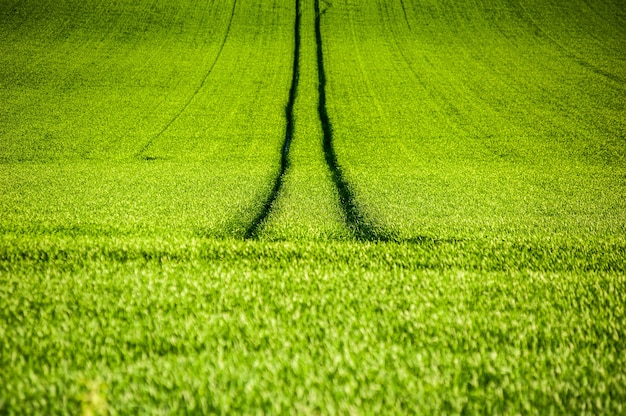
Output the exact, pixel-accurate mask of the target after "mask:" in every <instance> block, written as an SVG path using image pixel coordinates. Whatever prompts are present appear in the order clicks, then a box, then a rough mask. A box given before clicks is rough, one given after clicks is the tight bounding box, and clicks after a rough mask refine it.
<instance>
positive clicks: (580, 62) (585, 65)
mask: <svg viewBox="0 0 626 416" xmlns="http://www.w3.org/2000/svg"><path fill="white" fill-rule="evenodd" d="M517 4H518V6H519V9H520V10H522V12H523V13H524V14H525V15H526V18H527V19H528V22H529V23H530V24H531V25H532V26H533V27H534V28H535V29H536V30H537V31H538V33H540V34H541V35H543V36H544V37H546V38H547V39H549V40H550V41H551V42H552V43H553V44H554V45H556V46H557V47H558V48H559V49H560V50H561V51H562V52H563V53H564V55H565V56H566V57H568V58H569V59H571V60H573V61H574V62H576V63H577V64H578V65H580V66H582V67H583V68H585V69H588V70H589V71H591V72H593V73H595V74H596V75H601V76H604V77H605V78H607V79H610V80H611V81H613V82H616V83H618V84H620V85H626V79H624V78H622V77H621V76H619V75H616V74H613V73H612V72H609V71H606V70H604V69H602V68H598V67H597V66H595V65H594V64H592V63H590V62H588V61H586V60H584V59H582V58H581V57H579V56H577V55H576V54H574V53H573V52H572V51H570V50H569V49H568V48H567V47H565V46H563V45H562V44H561V43H560V42H559V41H558V40H556V39H555V38H554V37H552V36H551V35H550V34H549V33H548V32H547V31H546V30H544V29H543V27H541V25H539V23H537V21H536V20H535V19H534V18H533V17H532V15H531V14H530V13H529V12H528V10H526V7H524V5H523V4H522V3H521V2H520V1H518V2H517Z"/></svg>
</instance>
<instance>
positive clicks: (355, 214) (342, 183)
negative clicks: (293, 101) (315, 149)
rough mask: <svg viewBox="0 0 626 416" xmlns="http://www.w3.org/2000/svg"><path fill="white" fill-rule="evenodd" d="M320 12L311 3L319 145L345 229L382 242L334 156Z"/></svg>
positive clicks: (317, 1)
mask: <svg viewBox="0 0 626 416" xmlns="http://www.w3.org/2000/svg"><path fill="white" fill-rule="evenodd" d="M322 14H323V12H321V11H320V0H315V43H316V52H317V74H318V95H319V101H318V107H317V109H318V113H319V119H320V122H321V124H322V132H323V134H324V140H323V146H324V157H325V159H326V164H327V165H328V168H329V169H330V172H331V176H332V178H333V182H334V183H335V187H336V188H337V191H338V193H339V202H340V204H341V208H342V210H343V212H344V215H345V221H346V225H347V226H348V228H349V229H350V230H351V231H352V232H353V233H354V237H355V238H356V239H357V240H359V241H384V240H388V238H387V237H386V236H384V235H382V234H381V233H380V232H378V231H377V230H376V229H375V228H374V227H373V226H372V225H371V224H370V223H369V222H368V221H366V219H365V218H364V216H363V214H362V213H361V211H360V210H359V208H358V206H357V204H356V202H355V198H354V192H353V191H352V189H351V188H350V185H349V184H348V182H347V181H346V179H345V177H344V174H343V171H342V170H341V167H340V166H339V163H338V162H337V154H336V153H335V148H334V145H333V127H332V123H331V121H330V118H329V117H328V111H327V109H326V71H325V69H324V52H323V47H322V30H321V17H322Z"/></svg>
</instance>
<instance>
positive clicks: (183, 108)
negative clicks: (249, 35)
mask: <svg viewBox="0 0 626 416" xmlns="http://www.w3.org/2000/svg"><path fill="white" fill-rule="evenodd" d="M236 7H237V0H234V1H233V8H232V10H231V13H230V20H229V21H228V26H227V27H226V34H225V35H224V39H223V40H222V44H221V45H220V48H219V50H218V51H217V55H215V60H214V61H213V64H211V67H210V68H209V70H208V71H207V72H206V73H205V74H204V77H203V78H202V81H201V82H200V84H199V85H198V86H197V87H196V89H195V91H194V92H193V94H191V95H190V96H189V98H188V99H187V101H186V102H185V104H183V106H182V107H181V108H180V110H178V112H177V113H176V114H175V115H174V117H172V118H171V119H170V121H169V122H168V123H167V124H166V125H165V126H164V127H163V128H162V129H161V130H160V131H159V132H158V133H157V134H156V135H154V137H152V138H151V139H150V140H148V141H147V142H146V143H145V144H144V145H143V147H142V148H141V150H139V151H138V152H137V153H136V155H135V157H137V158H140V159H141V158H143V157H145V155H144V153H145V152H146V151H147V150H148V149H149V148H150V147H151V146H152V144H154V142H155V141H156V140H157V139H158V138H159V137H161V135H163V133H165V132H166V131H167V130H168V129H169V128H170V126H171V125H172V124H174V123H175V122H176V120H178V118H179V117H180V116H181V115H182V114H183V112H184V111H185V110H186V109H187V107H189V104H191V102H192V101H193V99H194V98H196V96H197V95H198V93H199V92H200V90H201V89H202V87H204V84H205V83H206V80H207V79H208V78H209V75H211V73H212V72H213V68H215V65H216V64H217V61H219V59H220V56H221V55H222V51H223V50H224V45H226V41H227V40H228V35H229V34H230V28H231V26H232V24H233V18H234V17H235V8H236Z"/></svg>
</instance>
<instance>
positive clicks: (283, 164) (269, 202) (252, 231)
mask: <svg viewBox="0 0 626 416" xmlns="http://www.w3.org/2000/svg"><path fill="white" fill-rule="evenodd" d="M292 71H293V72H292V76H291V87H290V88H289V98H288V100H287V105H286V106H285V119H286V121H287V126H286V129H285V141H284V142H283V147H282V151H281V157H280V169H279V172H278V176H277V177H276V180H275V181H274V187H273V188H272V191H271V192H270V194H269V196H268V197H267V199H266V200H265V202H264V203H263V207H262V209H261V211H260V212H259V213H258V214H257V216H256V217H255V218H254V220H253V221H252V223H251V224H250V226H249V227H248V229H247V230H246V232H245V234H244V238H245V239H250V238H255V237H256V236H257V234H258V232H259V229H260V228H261V227H262V225H263V223H264V222H265V220H266V219H267V217H268V215H269V213H270V212H271V210H272V206H273V205H274V202H275V201H276V198H277V197H278V194H279V193H280V190H281V188H282V186H283V182H284V178H285V173H286V172H287V168H289V147H290V146H291V141H292V139H293V133H294V114H293V108H294V105H295V102H296V97H297V96H298V79H299V76H300V0H296V16H295V21H294V47H293V69H292Z"/></svg>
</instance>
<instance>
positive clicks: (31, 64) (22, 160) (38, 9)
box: [0, 1, 292, 236]
mask: <svg viewBox="0 0 626 416" xmlns="http://www.w3.org/2000/svg"><path fill="white" fill-rule="evenodd" d="M234 5H236V7H234V8H233V6H234ZM2 7H3V9H2V11H0V15H2V16H3V19H2V20H1V23H2V25H1V27H2V31H3V32H4V33H6V34H8V35H7V39H6V40H5V41H3V45H2V49H3V51H2V52H3V53H2V55H1V57H0V59H1V60H2V64H1V65H0V67H1V68H2V69H1V71H2V74H1V76H0V82H1V83H2V88H1V89H0V94H1V97H2V98H1V99H0V103H2V104H0V105H2V106H3V111H1V112H0V114H2V123H0V125H1V126H2V127H0V129H1V130H0V141H1V143H2V144H1V145H0V149H1V150H0V159H2V162H3V163H1V164H0V178H1V180H0V192H1V193H2V195H3V198H2V200H1V201H0V212H1V214H0V218H2V219H1V220H0V228H2V229H3V230H4V232H23V231H28V232H34V233H55V232H61V233H67V232H68V230H69V231H70V232H71V233H77V234H81V233H91V234H101V233H108V234H129V233H130V234H137V233H139V234H142V235H146V234H153V235H157V234H158V235H163V234H177V235H189V236H190V235H213V236H215V235H241V234H242V233H243V228H244V227H245V226H246V225H247V223H248V222H250V221H251V219H252V218H253V217H254V215H255V214H256V210H257V209H258V208H257V206H258V201H259V200H261V199H263V198H264V197H265V194H266V193H268V192H269V189H267V187H268V186H269V185H268V184H269V183H270V181H271V178H272V177H273V176H274V175H275V172H276V169H277V164H276V158H275V154H276V152H277V149H278V147H279V146H280V143H281V141H282V138H283V135H284V121H283V117H282V112H281V110H282V107H283V106H284V103H285V101H286V97H287V87H286V86H287V83H288V79H289V76H290V62H291V61H290V59H289V52H290V45H291V42H292V39H291V36H292V32H291V31H290V30H288V22H289V21H290V20H291V19H292V16H291V14H292V13H291V10H292V9H291V8H284V7H282V5H280V3H277V2H272V1H266V2H261V3H258V4H255V5H250V4H246V3H241V4H235V3H233V2H215V3H202V2H194V1H188V2H176V3H171V2H158V1H155V2H151V3H137V2H129V1H127V2H118V3H116V4H115V5H107V3H105V2H97V1H94V2H56V1H55V2H49V3H47V2H28V1H25V2H20V3H19V4H17V5H16V7H15V8H12V7H11V6H10V5H8V4H6V5H3V6H2ZM233 10H234V16H231V12H232V11H233ZM231 18H232V21H231ZM209 22H210V24H209ZM250 22H262V23H260V24H259V23H255V24H252V25H251V24H250ZM222 46H223V47H222ZM218 58H219V59H218ZM209 70H210V72H209ZM235 72H237V74H238V75H237V77H238V78H237V82H233V73H235ZM181 111H182V112H181ZM167 126H169V127H167ZM165 127H167V129H165ZM164 129H165V130H164ZM145 159H150V160H145ZM242 165H245V166H246V167H247V169H246V170H242V169H239V167H240V166H242Z"/></svg>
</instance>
